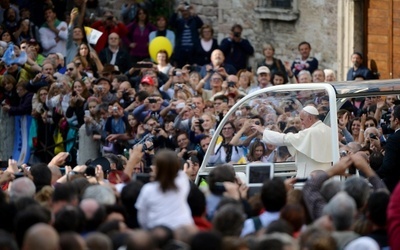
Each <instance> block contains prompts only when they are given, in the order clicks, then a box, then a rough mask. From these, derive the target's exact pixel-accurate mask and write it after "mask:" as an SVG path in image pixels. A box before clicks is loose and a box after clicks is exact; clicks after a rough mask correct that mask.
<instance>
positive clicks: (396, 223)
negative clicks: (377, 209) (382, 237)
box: [387, 184, 400, 249]
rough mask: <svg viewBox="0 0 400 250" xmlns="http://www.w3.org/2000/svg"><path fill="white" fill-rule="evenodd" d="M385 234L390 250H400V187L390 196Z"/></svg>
mask: <svg viewBox="0 0 400 250" xmlns="http://www.w3.org/2000/svg"><path fill="white" fill-rule="evenodd" d="M387 234H388V237H389V245H390V248H391V249H400V185H399V184H398V185H397V186H396V188H395V189H394V191H393V193H392V195H391V196H390V202H389V206H388V209H387Z"/></svg>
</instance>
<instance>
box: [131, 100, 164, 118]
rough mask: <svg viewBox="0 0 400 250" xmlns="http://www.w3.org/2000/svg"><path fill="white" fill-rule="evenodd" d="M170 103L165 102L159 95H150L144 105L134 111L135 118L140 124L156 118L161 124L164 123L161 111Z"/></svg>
mask: <svg viewBox="0 0 400 250" xmlns="http://www.w3.org/2000/svg"><path fill="white" fill-rule="evenodd" d="M168 105H169V103H168V102H167V101H164V100H163V99H162V98H161V96H159V95H150V96H149V97H148V98H146V99H145V100H144V102H143V104H142V105H140V106H138V107H137V108H136V109H135V110H134V111H133V116H134V117H135V119H137V120H138V121H140V122H143V121H144V120H145V119H146V118H147V117H149V116H151V117H154V118H155V119H156V120H157V121H158V122H159V123H161V124H162V123H163V118H162V117H161V115H160V111H161V110H162V109H164V107H167V106H168Z"/></svg>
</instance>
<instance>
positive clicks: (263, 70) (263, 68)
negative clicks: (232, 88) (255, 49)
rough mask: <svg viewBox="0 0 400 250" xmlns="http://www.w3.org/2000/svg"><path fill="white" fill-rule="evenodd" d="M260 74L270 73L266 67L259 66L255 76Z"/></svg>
mask: <svg viewBox="0 0 400 250" xmlns="http://www.w3.org/2000/svg"><path fill="white" fill-rule="evenodd" d="M261 73H267V74H270V73H271V71H270V70H269V68H268V67H267V66H260V67H258V69H257V75H259V74H261Z"/></svg>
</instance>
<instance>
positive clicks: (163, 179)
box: [154, 149, 180, 193]
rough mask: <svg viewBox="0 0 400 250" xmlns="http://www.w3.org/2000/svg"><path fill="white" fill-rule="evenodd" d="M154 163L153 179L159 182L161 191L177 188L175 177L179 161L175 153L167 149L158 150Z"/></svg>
mask: <svg viewBox="0 0 400 250" xmlns="http://www.w3.org/2000/svg"><path fill="white" fill-rule="evenodd" d="M154 165H155V166H156V168H157V173H156V177H155V180H156V181H158V182H159V184H160V188H161V190H162V192H163V193H165V192H167V191H168V190H175V189H177V188H178V187H177V186H176V185H175V178H176V176H177V174H178V171H179V169H180V162H179V158H178V156H177V155H176V153H175V152H174V151H171V150H167V149H162V150H160V151H158V152H157V154H156V156H155V159H154Z"/></svg>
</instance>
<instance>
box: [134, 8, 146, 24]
mask: <svg viewBox="0 0 400 250" xmlns="http://www.w3.org/2000/svg"><path fill="white" fill-rule="evenodd" d="M140 11H143V13H144V14H145V15H146V19H145V20H144V23H145V24H148V23H149V12H148V11H147V10H146V9H143V8H138V10H137V11H136V16H135V22H136V23H137V22H139V12H140Z"/></svg>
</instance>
